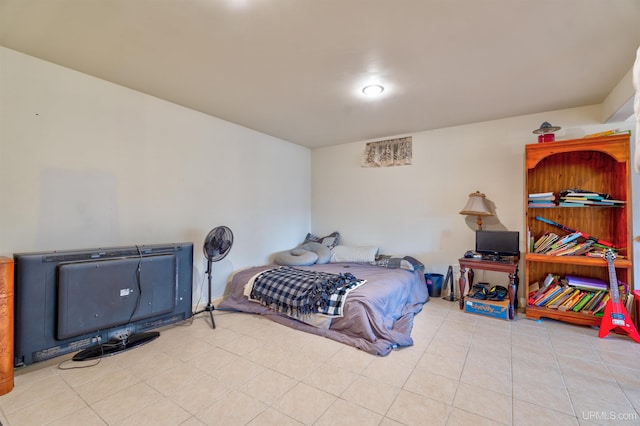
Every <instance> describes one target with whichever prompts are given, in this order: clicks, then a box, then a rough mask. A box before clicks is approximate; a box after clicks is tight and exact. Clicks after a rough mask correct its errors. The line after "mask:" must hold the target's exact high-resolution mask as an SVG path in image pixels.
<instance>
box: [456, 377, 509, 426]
mask: <svg viewBox="0 0 640 426" xmlns="http://www.w3.org/2000/svg"><path fill="white" fill-rule="evenodd" d="M511 404H512V398H511V397H509V396H507V395H504V394H501V393H498V392H494V391H490V390H487V389H483V388H480V387H478V386H473V385H468V384H465V383H460V384H459V385H458V391H457V392H456V396H455V399H454V401H453V406H454V407H457V408H460V409H462V410H465V411H469V412H472V413H476V414H478V415H479V416H482V417H486V418H488V419H491V420H495V421H497V422H499V423H504V424H511V414H512V410H511Z"/></svg>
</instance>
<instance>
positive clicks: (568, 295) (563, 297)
mask: <svg viewBox="0 0 640 426" xmlns="http://www.w3.org/2000/svg"><path fill="white" fill-rule="evenodd" d="M567 289H568V290H567V291H566V292H565V293H563V294H562V295H561V296H560V297H558V298H555V299H554V300H552V301H550V302H549V303H548V304H547V306H546V307H547V308H549V309H558V306H560V305H562V304H563V303H564V302H566V301H567V300H569V299H570V298H571V297H573V294H574V292H575V291H576V289H575V288H573V287H567Z"/></svg>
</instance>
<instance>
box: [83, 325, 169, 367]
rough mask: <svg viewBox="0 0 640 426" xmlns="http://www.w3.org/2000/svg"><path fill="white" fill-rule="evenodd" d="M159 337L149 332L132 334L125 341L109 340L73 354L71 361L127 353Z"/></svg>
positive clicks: (153, 332) (154, 332) (158, 334)
mask: <svg viewBox="0 0 640 426" xmlns="http://www.w3.org/2000/svg"><path fill="white" fill-rule="evenodd" d="M159 336H160V333H159V332H157V331H149V332H146V333H137V334H132V335H131V336H129V337H128V338H127V339H126V340H118V339H111V340H109V341H108V342H107V343H102V344H99V345H96V346H92V347H90V348H87V349H85V350H82V351H80V352H78V353H77V354H75V355H74V356H73V358H71V359H72V360H73V361H89V360H92V359H96V358H103V357H105V356H111V355H115V354H117V353H120V352H124V351H128V350H129V349H133V348H137V347H138V346H141V345H144V344H145V343H149V342H150V341H152V340H155V339H156V338H158V337H159Z"/></svg>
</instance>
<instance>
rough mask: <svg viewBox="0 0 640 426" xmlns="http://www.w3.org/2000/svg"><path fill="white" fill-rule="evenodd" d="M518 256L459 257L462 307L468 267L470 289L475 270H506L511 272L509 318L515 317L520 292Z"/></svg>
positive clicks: (461, 306)
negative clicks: (503, 257) (490, 258)
mask: <svg viewBox="0 0 640 426" xmlns="http://www.w3.org/2000/svg"><path fill="white" fill-rule="evenodd" d="M518 260H519V259H518V258H517V257H513V258H508V259H507V260H497V261H496V260H486V259H474V258H467V257H462V258H460V259H458V263H459V264H460V279H459V280H458V285H459V286H460V309H464V288H465V287H466V282H467V280H466V279H465V272H466V271H467V269H469V271H468V272H467V276H468V278H469V289H471V288H472V287H473V276H474V273H473V270H474V269H480V270H484V271H495V272H505V273H507V274H509V287H508V291H509V319H513V318H514V316H515V302H516V300H517V299H516V297H517V296H516V295H517V292H518Z"/></svg>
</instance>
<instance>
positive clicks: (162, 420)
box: [116, 398, 191, 426]
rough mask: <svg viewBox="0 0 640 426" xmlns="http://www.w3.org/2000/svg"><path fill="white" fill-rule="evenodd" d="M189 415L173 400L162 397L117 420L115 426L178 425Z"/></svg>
mask: <svg viewBox="0 0 640 426" xmlns="http://www.w3.org/2000/svg"><path fill="white" fill-rule="evenodd" d="M190 417H191V414H190V413H188V412H187V411H185V410H183V409H182V408H180V406H178V405H177V404H175V403H174V402H173V401H171V400H169V399H166V398H164V399H160V400H158V401H156V402H154V403H153V404H151V405H148V406H146V407H145V408H143V409H142V410H140V411H138V412H135V413H132V415H131V416H129V417H126V418H125V419H124V420H121V421H119V422H117V423H116V426H142V425H149V426H152V425H163V426H178V425H181V424H182V423H184V422H185V421H186V420H188V419H189V418H190Z"/></svg>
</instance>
